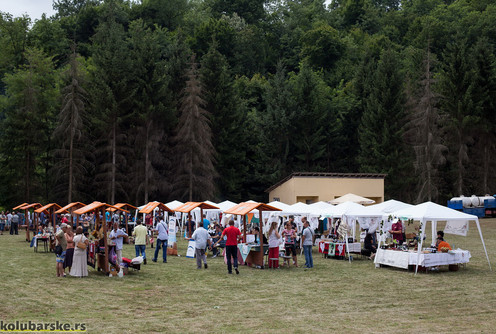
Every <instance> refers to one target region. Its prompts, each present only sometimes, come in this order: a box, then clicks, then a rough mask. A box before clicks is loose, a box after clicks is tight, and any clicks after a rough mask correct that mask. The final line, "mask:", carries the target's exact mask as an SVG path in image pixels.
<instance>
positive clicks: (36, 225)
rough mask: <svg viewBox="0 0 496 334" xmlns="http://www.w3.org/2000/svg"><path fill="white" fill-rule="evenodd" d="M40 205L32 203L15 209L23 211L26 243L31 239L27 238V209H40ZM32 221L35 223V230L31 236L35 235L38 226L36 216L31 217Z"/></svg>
mask: <svg viewBox="0 0 496 334" xmlns="http://www.w3.org/2000/svg"><path fill="white" fill-rule="evenodd" d="M41 206H42V205H41V204H40V203H32V204H26V205H23V206H21V207H19V206H18V207H17V208H18V209H19V210H24V219H25V220H26V221H25V223H26V224H25V225H26V241H31V237H30V236H29V209H33V210H35V209H37V208H39V207H41ZM33 216H34V217H33V221H34V223H35V229H34V231H33V236H34V235H35V234H36V230H37V229H38V224H37V219H36V218H37V217H36V214H34V215H33Z"/></svg>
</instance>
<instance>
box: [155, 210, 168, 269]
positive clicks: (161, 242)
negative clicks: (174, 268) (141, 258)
mask: <svg viewBox="0 0 496 334" xmlns="http://www.w3.org/2000/svg"><path fill="white" fill-rule="evenodd" d="M155 231H157V232H158V236H157V248H155V256H154V257H153V259H152V261H153V262H157V258H158V253H159V251H160V246H162V248H163V250H162V253H163V254H162V256H163V262H164V263H167V241H168V239H169V232H168V228H167V224H166V223H165V221H164V219H163V217H160V222H159V223H158V224H157V227H156V228H155Z"/></svg>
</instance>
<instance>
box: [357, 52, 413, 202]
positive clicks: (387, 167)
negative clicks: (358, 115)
mask: <svg viewBox="0 0 496 334" xmlns="http://www.w3.org/2000/svg"><path fill="white" fill-rule="evenodd" d="M399 70H400V64H399V61H398V56H397V55H396V54H395V53H394V51H392V50H391V49H386V50H384V51H383V53H382V54H381V58H380V60H379V62H378V65H377V69H376V70H375V72H374V75H373V81H372V84H373V86H372V87H370V88H369V91H370V95H369V96H368V97H366V98H365V110H364V113H363V115H362V119H361V122H360V126H359V130H358V131H359V133H358V138H359V144H360V152H359V156H358V163H359V165H360V171H361V172H364V173H385V174H387V177H386V180H385V194H386V196H390V197H396V198H404V196H405V195H404V194H405V192H408V189H406V187H405V182H406V181H407V178H406V176H407V175H408V173H407V171H408V168H407V166H408V165H410V164H411V161H409V156H408V155H407V152H406V149H405V145H404V141H403V124H404V123H405V112H404V106H405V96H404V90H403V77H402V76H401V74H400V71H399Z"/></svg>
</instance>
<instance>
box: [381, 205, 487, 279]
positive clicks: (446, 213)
mask: <svg viewBox="0 0 496 334" xmlns="http://www.w3.org/2000/svg"><path fill="white" fill-rule="evenodd" d="M391 216H393V217H398V218H401V219H402V220H412V221H418V222H420V225H419V238H418V239H419V241H418V245H417V249H416V250H415V252H414V254H415V255H416V257H417V258H416V260H415V262H414V264H415V273H417V271H418V267H419V266H421V265H422V263H424V265H425V259H426V258H427V259H428V260H427V263H428V264H429V259H436V258H439V255H435V254H437V252H436V253H432V252H433V250H432V251H431V250H430V249H423V248H422V246H423V242H424V236H425V226H426V224H427V222H431V226H432V241H434V240H435V239H436V231H437V222H438V221H446V222H447V223H446V227H445V229H444V233H446V234H456V235H462V236H466V235H467V232H468V227H469V221H474V222H475V223H476V225H477V229H478V231H479V236H480V239H481V243H482V246H483V248H484V252H485V254H486V259H487V263H488V265H489V270H491V262H490V261H489V256H488V255H487V250H486V245H485V243H484V238H483V237H482V231H481V229H480V224H479V219H478V218H477V216H474V215H469V214H466V213H464V212H459V211H456V210H453V209H450V208H447V207H445V206H442V205H439V204H436V203H432V202H425V203H422V204H418V205H415V206H412V207H408V208H405V209H402V210H398V211H395V212H393V213H391ZM386 231H387V229H386V227H385V224H384V223H383V224H382V226H381V230H380V235H381V237H380V238H379V245H378V253H377V255H376V257H375V259H374V262H375V263H376V265H380V264H382V262H386V261H388V262H389V263H392V261H393V260H390V259H391V258H392V257H402V258H403V260H402V261H400V260H398V261H397V262H398V263H400V262H401V263H403V264H402V265H403V267H404V264H405V263H406V258H407V254H404V255H399V253H396V254H392V253H391V252H383V251H382V250H381V245H382V244H383V243H384V237H385V235H386ZM408 252H410V251H408ZM405 253H407V252H406V249H405ZM422 254H424V255H422ZM460 254H463V256H462V257H461V256H455V255H460ZM442 256H443V259H444V260H443V261H449V260H450V259H451V260H452V261H459V260H461V259H462V260H463V261H466V262H459V263H467V262H468V259H469V258H470V253H466V251H462V252H460V251H459V250H457V251H456V252H452V253H449V252H448V255H442ZM410 257H411V254H408V263H409V264H410V262H411V260H410ZM421 258H423V259H424V260H423V262H422V259H421ZM446 259H448V260H446ZM412 261H413V260H412ZM432 261H434V260H432ZM448 264H453V263H448Z"/></svg>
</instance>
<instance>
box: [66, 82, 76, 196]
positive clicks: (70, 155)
mask: <svg viewBox="0 0 496 334" xmlns="http://www.w3.org/2000/svg"><path fill="white" fill-rule="evenodd" d="M73 88H74V87H73ZM72 96H74V89H73V90H72ZM73 107H74V106H73ZM71 109H73V108H71ZM73 127H74V110H72V113H71V125H70V136H71V139H70V142H69V189H68V190H67V201H68V202H67V203H72V182H73V179H72V173H73V164H72V156H73V149H74V129H73Z"/></svg>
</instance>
